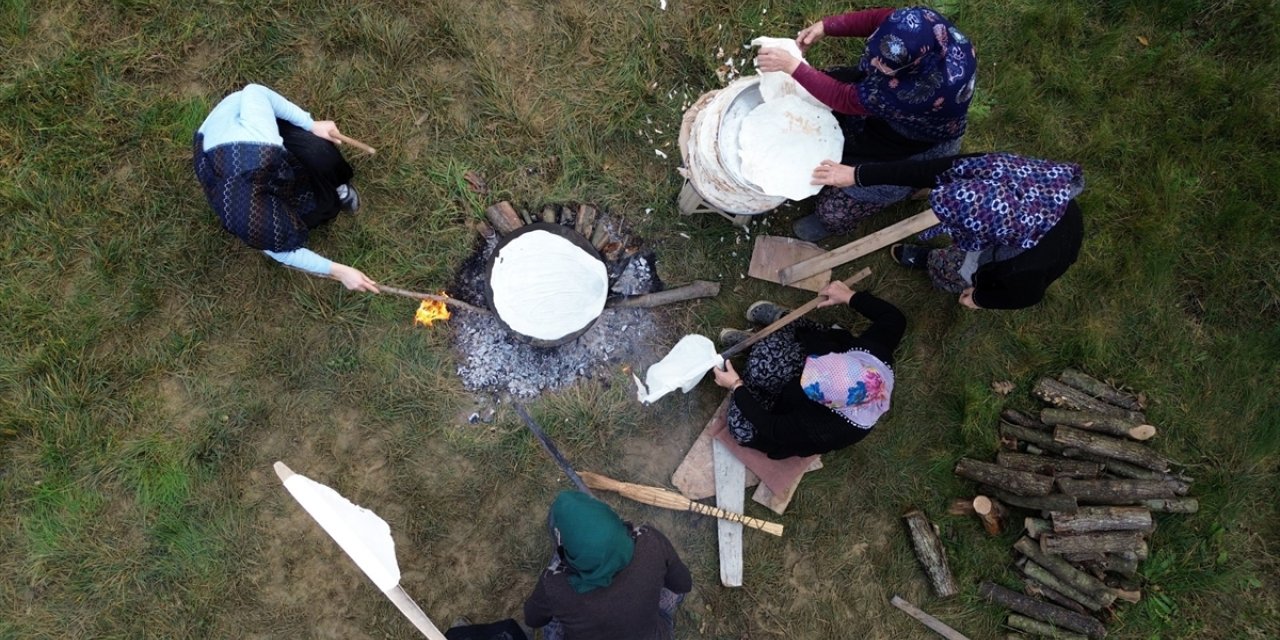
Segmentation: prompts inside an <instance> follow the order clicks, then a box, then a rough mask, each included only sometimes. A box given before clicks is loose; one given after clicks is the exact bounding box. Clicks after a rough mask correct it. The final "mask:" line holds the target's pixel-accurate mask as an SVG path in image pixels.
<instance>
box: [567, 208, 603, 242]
mask: <svg viewBox="0 0 1280 640" xmlns="http://www.w3.org/2000/svg"><path fill="white" fill-rule="evenodd" d="M597 213H598V212H597V211H596V208H595V207H593V206H591V205H589V204H583V205H579V206H578V217H577V219H576V220H574V221H573V229H574V230H575V231H577V232H578V234H579V235H581V236H582V237H584V238H590V237H591V234H592V233H594V232H595V224H596V214H597Z"/></svg>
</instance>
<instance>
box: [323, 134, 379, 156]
mask: <svg viewBox="0 0 1280 640" xmlns="http://www.w3.org/2000/svg"><path fill="white" fill-rule="evenodd" d="M333 137H335V138H337V139H339V140H341V141H342V143H343V144H349V145H351V146H353V147H355V148H357V149H359V150H361V151H363V152H365V153H367V154H369V155H374V154H376V153H378V150H377V149H374V148H373V147H371V146H369V145H367V144H365V143H363V142H360V141H359V140H356V139H355V138H351V137H348V136H344V135H342V134H341V133H338V132H336V131H335V132H334V133H333Z"/></svg>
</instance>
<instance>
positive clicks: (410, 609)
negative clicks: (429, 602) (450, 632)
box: [383, 585, 446, 640]
mask: <svg viewBox="0 0 1280 640" xmlns="http://www.w3.org/2000/svg"><path fill="white" fill-rule="evenodd" d="M383 593H385V594H386V596H387V597H388V598H390V599H391V602H393V603H394V604H395V605H396V608H397V609H399V610H400V613H403V614H404V617H406V618H408V619H409V622H412V623H413V626H414V627H417V629H418V631H419V632H420V633H421V634H422V635H423V636H426V637H427V638H430V640H446V638H445V637H444V634H443V633H440V629H438V628H436V625H435V624H434V623H433V622H431V618H428V617H427V614H426V612H424V611H423V610H422V608H421V607H419V606H418V603H416V602H414V601H413V598H410V597H409V594H407V593H405V591H404V587H401V586H400V585H396V586H394V587H392V588H391V589H390V590H388V591H384V592H383Z"/></svg>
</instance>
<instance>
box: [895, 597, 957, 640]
mask: <svg viewBox="0 0 1280 640" xmlns="http://www.w3.org/2000/svg"><path fill="white" fill-rule="evenodd" d="M889 603H890V604H892V605H893V606H895V607H897V608H899V609H901V610H902V611H903V612H904V613H906V614H907V615H909V616H911V617H912V618H915V619H916V620H919V621H920V623H921V624H923V625H924V626H926V627H929V628H930V629H932V630H933V631H934V632H935V633H937V634H938V635H940V636H942V637H944V638H946V639H947V640H969V638H968V637H967V636H965V635H964V634H963V633H960V632H959V631H956V630H955V629H952V628H951V627H949V626H947V624H946V623H945V622H943V621H941V620H939V619H937V618H935V617H933V616H931V615H929V614H927V613H925V612H924V611H921V610H920V608H919V607H917V606H915V605H914V604H911V603H910V602H907V601H906V600H903V599H902V598H899V597H898V596H894V597H893V598H891V599H890V600H889Z"/></svg>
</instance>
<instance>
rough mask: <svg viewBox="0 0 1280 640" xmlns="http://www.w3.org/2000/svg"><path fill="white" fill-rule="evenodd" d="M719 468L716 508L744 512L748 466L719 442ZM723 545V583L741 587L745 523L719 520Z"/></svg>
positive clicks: (715, 446)
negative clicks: (743, 525)
mask: <svg viewBox="0 0 1280 640" xmlns="http://www.w3.org/2000/svg"><path fill="white" fill-rule="evenodd" d="M711 449H712V457H713V458H714V459H715V466H716V506H717V507H719V508H721V509H724V510H726V511H733V512H735V513H742V512H743V508H744V507H745V506H746V505H745V502H746V498H747V487H746V480H747V467H746V465H744V464H742V462H740V461H739V460H738V459H737V458H735V457H734V456H733V454H732V453H730V452H729V448H728V447H726V446H725V444H724V443H723V442H720V441H719V440H712V442H711ZM716 535H717V537H718V539H719V542H720V583H721V584H723V585H724V586H726V587H741V586H742V523H741V522H729V521H728V520H723V519H720V520H717V521H716Z"/></svg>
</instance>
